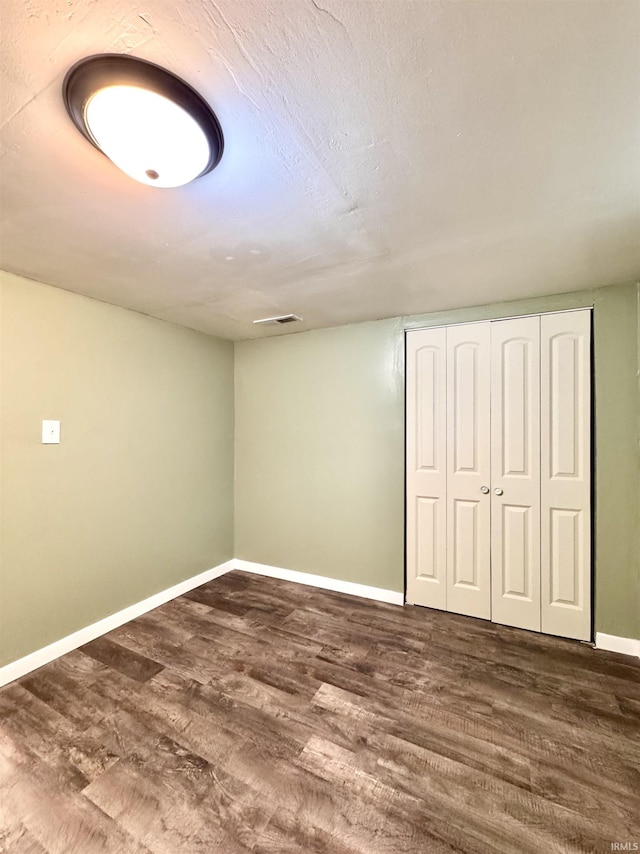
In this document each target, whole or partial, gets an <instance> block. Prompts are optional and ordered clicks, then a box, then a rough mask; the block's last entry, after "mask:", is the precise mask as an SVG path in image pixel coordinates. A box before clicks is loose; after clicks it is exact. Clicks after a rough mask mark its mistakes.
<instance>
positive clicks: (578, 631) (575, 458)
mask: <svg viewBox="0 0 640 854" xmlns="http://www.w3.org/2000/svg"><path fill="white" fill-rule="evenodd" d="M590 413H591V312H590V311H588V310H583V311H571V312H563V313H559V314H553V315H546V316H543V317H542V319H541V418H542V448H541V461H542V489H541V506H542V631H543V632H548V633H549V634H554V635H561V636H563V637H569V638H577V639H579V640H590V639H591V509H590V504H591V415H590Z"/></svg>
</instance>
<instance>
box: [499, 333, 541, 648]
mask: <svg viewBox="0 0 640 854" xmlns="http://www.w3.org/2000/svg"><path fill="white" fill-rule="evenodd" d="M491 487H492V495H491V619H492V620H493V621H494V622H496V623H505V624H506V625H508V626H517V627H518V628H522V629H529V630H531V631H537V632H539V631H540V318H539V317H523V318H516V319H514V320H502V321H495V322H493V323H492V324H491Z"/></svg>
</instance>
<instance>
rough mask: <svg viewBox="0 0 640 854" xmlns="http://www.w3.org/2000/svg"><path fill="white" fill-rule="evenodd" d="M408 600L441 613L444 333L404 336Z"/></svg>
mask: <svg viewBox="0 0 640 854" xmlns="http://www.w3.org/2000/svg"><path fill="white" fill-rule="evenodd" d="M406 406H407V413H406V416H407V419H406V420H407V441H406V454H407V472H406V475H407V477H406V480H407V501H406V509H407V601H408V602H412V603H414V604H416V605H426V606H428V607H431V608H441V609H445V608H446V607H447V586H446V559H445V555H446V448H447V433H446V332H445V330H444V328H438V329H419V330H415V331H411V332H408V333H407V404H406Z"/></svg>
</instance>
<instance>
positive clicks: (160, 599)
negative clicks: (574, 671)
mask: <svg viewBox="0 0 640 854" xmlns="http://www.w3.org/2000/svg"><path fill="white" fill-rule="evenodd" d="M234 569H235V570H241V571H242V572H251V573H253V574H255V575H266V576H268V577H269V578H279V579H281V580H282V581H291V582H293V583H295V584H308V585H309V586H310V587H319V588H321V589H322V590H334V591H336V592H337V593H347V594H348V595H349V596H359V597H361V598H363V599H373V600H375V601H376V602H388V603H389V604H391V605H402V604H404V594H403V593H399V592H397V591H396V590H385V589H383V588H381V587H371V586H369V585H367V584H357V583H355V582H353V581H341V580H340V579H338V578H328V577H327V576H324V575H312V574H311V573H307V572H297V571H295V570H293V569H284V568H282V567H278V566H268V565H267V564H264V563H253V562H252V561H248V560H239V559H237V558H232V559H231V560H228V561H226V562H225V563H221V564H219V566H215V567H213V568H212V569H207V570H205V571H204V572H201V573H199V574H198V575H194V576H192V577H191V578H187V579H186V580H185V581H181V582H180V583H179V584H175V585H173V587H168V588H167V589H166V590H162V591H160V592H159V593H154V594H153V596H149V597H147V598H146V599H143V600H142V601H140V602H136V603H135V604H133V605H129V606H128V607H127V608H123V609H122V610H121V611H117V612H116V613H115V614H111V615H110V616H109V617H105V618H104V619H102V620H98V622H96V623H92V624H91V625H90V626H85V628H83V629H78V631H77V632H73V633H72V634H70V635H67V636H66V637H64V638H60V640H57V641H54V642H53V643H50V644H49V645H48V646H45V647H42V649H38V650H36V651H35V652H32V653H29V655H25V656H24V657H23V658H19V659H17V660H16V661H12V662H11V663H10V664H6V665H5V666H4V667H0V687H2V686H3V685H7V684H8V683H9V682H14V681H15V680H16V679H20V678H21V677H22V676H26V675H27V673H31V672H32V671H34V670H37V669H38V668H39V667H43V666H44V665H45V664H49V662H51V661H54V660H55V659H56V658H60V657H61V656H62V655H66V653H68V652H71V651H72V650H74V649H77V648H78V647H80V646H82V645H83V644H85V643H89V642H90V641H92V640H95V639H96V638H98V637H100V636H101V635H105V634H107V633H108V632H111V631H113V629H117V628H118V627H119V626H122V625H124V623H128V622H129V621H130V620H134V619H135V618H136V617H140V616H141V615H142V614H146V613H147V611H153V609H154V608H158V607H160V605H164V604H165V602H169V601H171V600H172V599H176V598H177V597H178V596H182V594H183V593H187V592H188V591H189V590H193V589H194V588H195V587H200V585H201V584H206V583H207V582H208V581H213V580H214V579H215V578H219V577H220V576H221V575H225V573H227V572H231V571H232V570H234ZM596 649H602V650H608V651H609V652H619V653H622V654H623V655H635V656H638V657H640V640H635V639H634V638H622V637H617V636H616V635H607V634H603V633H602V632H596Z"/></svg>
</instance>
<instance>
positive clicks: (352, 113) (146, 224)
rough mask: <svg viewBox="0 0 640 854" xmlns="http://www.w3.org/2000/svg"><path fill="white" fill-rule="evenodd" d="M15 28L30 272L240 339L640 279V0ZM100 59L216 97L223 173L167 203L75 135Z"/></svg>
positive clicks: (23, 229)
mask: <svg viewBox="0 0 640 854" xmlns="http://www.w3.org/2000/svg"><path fill="white" fill-rule="evenodd" d="M0 30H1V37H0V38H1V45H0V46H1V49H2V86H1V89H0V95H1V102H2V113H1V114H2V131H1V139H0V141H1V145H2V155H1V160H0V179H1V184H0V186H1V198H0V217H1V219H0V228H1V231H0V234H1V236H2V239H1V255H0V266H1V267H2V268H4V269H6V270H9V271H11V272H15V273H19V274H22V275H24V276H27V277H30V278H33V279H37V280H39V281H42V282H47V283H49V284H52V285H57V286H59V287H62V288H65V289H67V290H71V291H76V292H78V293H82V294H86V295H88V296H91V297H95V298H97V299H100V300H104V301H106V302H110V303H114V304H116V305H121V306H125V307H127V308H131V309H135V310H137V311H141V312H145V313H147V314H150V315H153V316H155V317H159V318H163V319H166V320H169V321H173V322H175V323H179V324H183V325H185V326H189V327H192V328H194V329H199V330H202V331H204V332H209V333H214V334H217V335H221V336H223V337H227V338H233V339H242V338H250V337H259V336H264V335H270V334H286V333H288V332H294V331H300V330H302V329H312V328H318V327H323V326H335V325H339V324H344V323H350V322H354V321H361V320H368V319H375V318H381V317H392V316H397V315H401V314H416V313H422V312H429V311H436V310H441V309H448V308H455V307H460V306H469V305H479V304H482V303H488V302H494V301H497V300H507V299H514V298H519V297H525V296H534V295H539V294H548V293H559V292H564V291H571V290H577V289H582V288H585V287H591V286H597V285H607V284H615V283H619V282H624V281H629V280H633V279H634V278H637V277H638V276H640V102H639V98H640V59H639V58H640V3H638V2H636V0H629V2H626V0H623V2H620V0H608V2H572V3H568V2H564V0H548V2H541V0H533V2H519V0H510V2H494V0H488V2H485V0H472V2H448V0H446V2H428V1H427V0H418V2H409V0H364V2H358V0H255V2H251V1H250V0H180V1H179V2H178V0H167V2H165V0H146V2H144V3H140V2H135V0H1V2H0ZM102 52H121V53H130V54H133V55H135V56H139V57H142V58H144V59H148V60H151V61H153V62H156V63H158V64H161V65H163V66H165V67H166V68H168V69H170V70H172V71H174V72H176V73H177V74H178V75H180V76H181V77H183V78H184V79H185V80H187V81H188V82H189V83H191V84H192V85H193V86H194V87H195V88H196V89H198V91H199V92H200V93H201V94H202V95H203V96H204V97H205V98H206V100H207V101H208V102H209V103H210V104H211V106H212V107H213V108H214V110H215V111H216V113H217V115H218V118H219V119H220V122H221V124H222V127H223V130H224V134H225V142H226V148H225V154H224V157H223V159H222V161H221V163H220V165H219V166H218V168H217V169H215V170H214V171H213V172H212V173H210V174H209V175H206V176H205V177H203V178H200V179H198V180H196V181H195V182H194V183H192V184H190V185H187V186H185V187H182V188H179V189H174V190H161V189H157V188H151V187H147V186H144V185H142V184H137V183H136V182H134V181H132V180H131V179H130V178H128V177H127V176H125V175H124V174H122V173H121V172H119V171H118V170H117V169H116V168H115V167H114V166H113V165H112V164H111V163H110V161H108V160H107V158H105V157H104V156H103V155H102V154H100V153H99V152H98V151H96V150H95V149H94V148H93V147H92V146H91V145H90V144H89V143H88V142H87V141H86V140H85V139H84V138H83V137H82V136H81V135H80V134H79V133H78V131H77V130H76V129H75V128H74V126H73V125H72V124H71V122H70V120H69V119H68V117H67V115H66V113H65V110H64V106H63V103H62V96H61V85H62V80H63V78H64V75H65V73H66V71H67V69H68V68H69V67H70V66H71V65H72V64H73V63H74V62H76V61H77V60H78V59H80V58H82V57H84V56H88V55H90V54H93V53H102ZM288 312H293V313H295V314H298V315H300V316H302V317H303V319H304V320H303V322H302V323H298V324H291V325H289V326H285V327H275V328H273V327H271V328H269V327H254V326H253V324H252V321H253V320H254V319H256V318H260V317H265V316H270V315H274V314H284V313H288Z"/></svg>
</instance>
